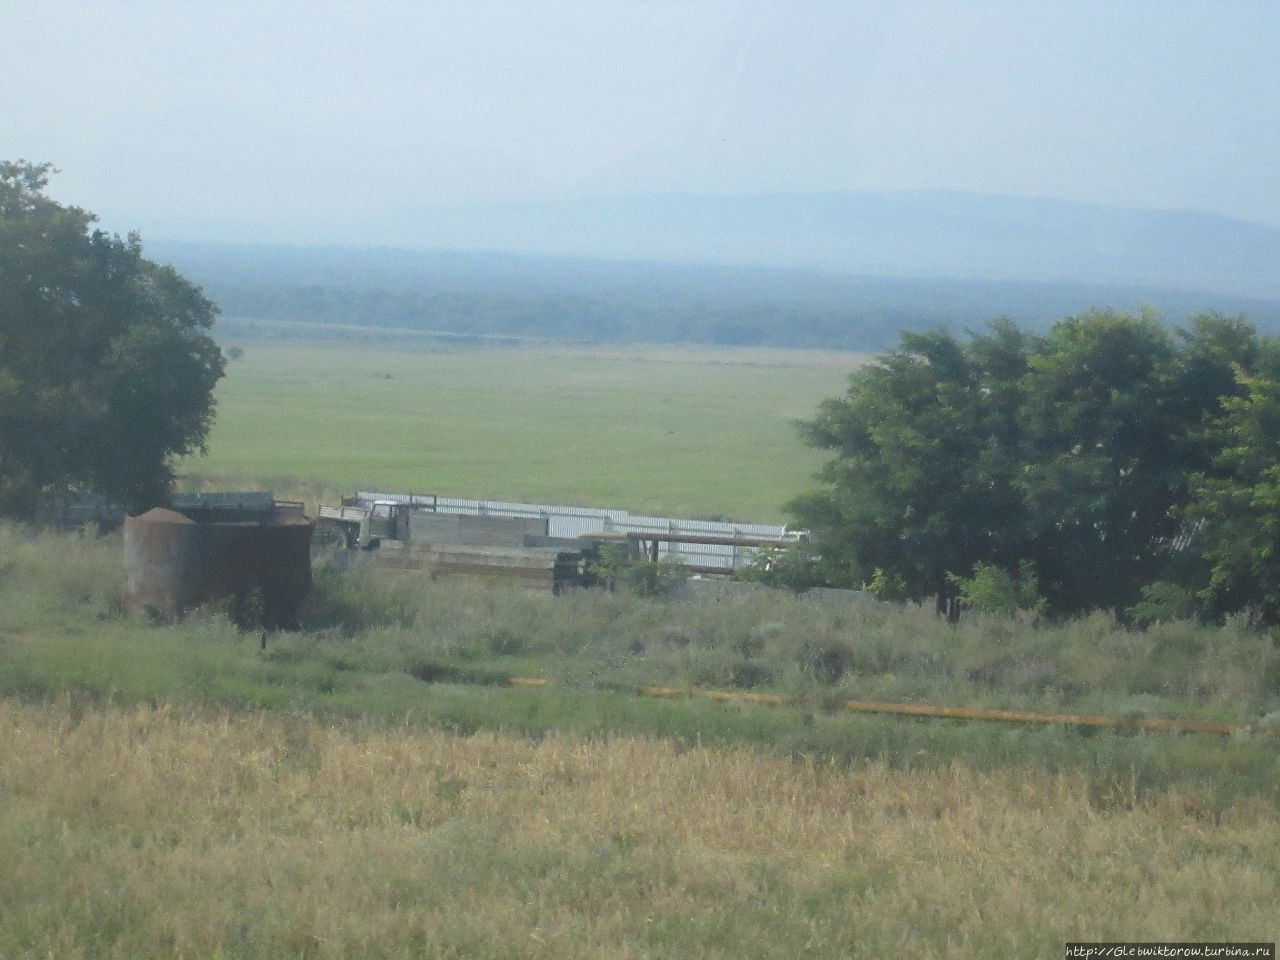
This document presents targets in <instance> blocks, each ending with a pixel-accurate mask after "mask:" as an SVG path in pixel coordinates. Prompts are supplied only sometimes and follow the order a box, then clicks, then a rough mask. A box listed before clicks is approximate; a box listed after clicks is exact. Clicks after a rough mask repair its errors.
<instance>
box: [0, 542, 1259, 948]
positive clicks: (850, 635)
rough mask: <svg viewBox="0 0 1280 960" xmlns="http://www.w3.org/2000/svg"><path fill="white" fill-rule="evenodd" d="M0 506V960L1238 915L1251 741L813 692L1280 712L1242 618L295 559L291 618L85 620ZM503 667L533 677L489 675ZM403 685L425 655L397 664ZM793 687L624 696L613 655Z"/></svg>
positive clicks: (910, 940) (632, 679)
mask: <svg viewBox="0 0 1280 960" xmlns="http://www.w3.org/2000/svg"><path fill="white" fill-rule="evenodd" d="M119 550H120V542H119V539H118V537H116V536H112V537H106V538H94V537H91V536H85V537H77V536H70V537H65V536H48V535H35V534H32V533H31V532H30V531H26V530H23V529H21V528H17V527H12V526H8V525H3V524H0V956H3V957H5V958H6V960H7V958H11V957H12V958H15V960H18V958H31V960H35V958H46V957H57V958H59V960H62V958H68V960H79V958H85V960H88V958H94V960H102V958H110V960H133V958H139V957H174V958H177V957H188V958H197V957H198V958H205V957H208V958H223V960H229V958H243V960H250V958H254V960H256V958H259V957H273V958H274V957H288V958H306V960H338V958H345V960H355V958H360V960H365V958H376V957H382V958H396V960H409V958H417V957H440V958H445V957H492V958H505V957H529V958H534V957H537V958H544V957H545V958H551V957H557V958H558V957H584V958H586V957H618V958H623V957H628V958H629V957H635V958H643V957H648V958H682V957H719V958H729V957H734V958H744V960H745V958H762V960H763V958H769V957H778V956H792V955H803V956H814V957H831V958H845V957H851V956H854V957H856V956H865V957H887V956H899V955H910V956H922V957H956V958H960V957H963V958H979V960H985V958H990V960H1005V958H1007V957H1058V956H1061V950H1062V942H1063V941H1064V940H1119V939H1142V940H1167V939H1186V940H1228V939H1234V940H1239V939H1252V940H1271V939H1274V937H1275V935H1276V926H1275V917H1276V913H1275V904H1276V902H1277V898H1278V897H1280V872H1277V870H1276V863H1277V857H1278V856H1280V826H1278V824H1280V818H1278V817H1277V811H1278V810H1280V806H1278V794H1277V782H1278V775H1277V766H1276V764H1277V750H1278V749H1280V740H1277V739H1276V738H1274V737H1271V736H1266V735H1262V734H1250V735H1233V736H1231V737H1216V736H1209V735H1199V734H1196V735H1186V736H1170V735H1156V734H1145V733H1142V732H1138V731H1134V730H1129V731H1125V730H1115V731H1100V732H1097V733H1093V734H1091V735H1088V734H1086V733H1085V732H1082V731H1077V730H1072V729H1068V728H1022V727H1008V726H1001V725H995V724H977V723H965V722H954V721H917V720H904V719H899V718H890V717H876V716H862V715H850V714H846V713H842V712H840V711H832V710H829V709H826V708H825V707H823V706H822V699H823V698H824V697H831V696H834V697H844V696H850V695H854V696H874V697H883V698H885V699H903V700H916V701H922V700H945V701H947V702H950V703H955V704H962V705H1004V706H1021V707H1033V708H1053V707H1071V708H1075V707H1088V708H1092V709H1104V710H1110V711H1116V712H1126V713H1143V714H1145V715H1171V716H1186V717H1206V718H1209V717H1213V718H1222V719H1241V720H1248V721H1257V720H1259V719H1260V718H1262V717H1263V716H1264V715H1266V714H1267V713H1271V714H1272V717H1271V719H1272V720H1273V721H1274V720H1276V719H1280V713H1278V712H1277V708H1280V700H1278V699H1277V698H1278V697H1280V650H1278V649H1277V648H1276V646H1275V645H1274V644H1273V643H1272V641H1271V638H1270V637H1268V636H1264V635H1259V634H1257V633H1255V632H1252V631H1249V630H1247V629H1244V628H1243V627H1241V626H1240V625H1238V624H1235V625H1228V626H1227V627H1224V628H1204V627H1198V626H1195V625H1191V624H1166V625H1163V626H1161V627H1159V628H1154V629H1152V630H1150V631H1147V632H1144V633H1134V632H1130V631H1125V630H1121V629H1117V628H1116V627H1115V626H1114V625H1113V624H1112V623H1110V622H1109V621H1108V620H1107V619H1106V618H1105V617H1092V618H1089V619H1086V620H1082V621H1077V622H1074V623H1068V624H1062V625H1056V626H1050V627H1042V628H1041V629H1036V630H1033V629H1031V628H1030V627H1029V626H1027V625H1026V624H1023V623H1019V622H1017V621H1012V620H995V619H986V618H981V617H974V618H970V619H968V620H967V621H966V622H965V623H962V624H960V625H959V626H951V625H948V624H947V623H945V622H944V621H942V620H939V619H938V618H937V617H935V616H933V615H932V613H931V612H929V611H925V610H920V609H918V608H905V609H904V608H894V607H891V606H887V605H883V604H877V603H872V602H865V603H857V604H854V605H852V606H848V607H845V606H839V605H838V606H830V605H826V604H818V603H812V602H809V601H805V600H802V599H795V598H791V597H788V596H786V595H781V594H768V595H753V596H747V597H744V598H739V599H730V600H724V601H719V602H708V601H663V600H657V599H651V598H645V597H639V596H634V595H628V594H625V593H617V594H610V593H607V592H604V591H585V592H579V593H571V594H567V595H564V596H560V597H552V596H548V595H539V594H530V593H524V592H520V591H517V590H513V589H510V588H501V587H486V586H483V585H480V584H477V583H474V582H466V581H452V580H444V581H440V582H435V583H433V582H431V581H429V580H426V579H425V578H423V577H421V576H418V575H414V574H411V573H400V574H396V573H390V574H389V573H387V572H385V571H383V572H377V573H375V572H373V571H368V570H365V571H361V570H356V571H351V572H349V573H347V574H344V575H338V574H337V573H335V572H334V571H327V570H324V569H323V568H322V569H321V571H320V576H319V578H318V580H317V585H316V590H315V592H314V595H313V597H312V600H311V602H310V603H309V604H308V606H307V609H306V611H305V613H304V621H305V624H304V627H305V628H304V630H303V631H301V632H299V633H296V634H292V635H288V636H285V635H278V636H273V637H270V638H269V640H268V644H267V649H266V650H265V651H263V650H261V649H260V648H259V642H258V636H257V635H256V634H252V633H249V634H246V633H242V632H240V631H238V630H237V629H236V628H235V627H233V626H232V625H231V624H229V623H228V622H227V621H226V620H225V619H224V618H223V617H222V616H220V615H219V612H218V610H217V608H216V607H215V608H212V609H209V610H205V611H202V612H201V613H200V615H198V616H197V617H195V618H193V619H192V620H189V621H187V622H185V623H180V624H171V625H155V624H151V623H149V622H147V621H145V620H140V619H131V618H129V617H125V616H123V615H122V614H121V611H120V591H121V586H122V584H121V569H120V562H119ZM512 673H521V674H530V673H532V674H535V675H539V676H543V677H546V678H547V679H549V680H551V681H553V684H552V685H551V686H549V687H546V688H541V689H536V688H535V689H529V688H514V687H504V686H501V685H497V684H492V683H486V682H485V680H486V679H487V678H492V677H496V676H502V675H508V674H512ZM424 679H430V680H431V682H424ZM646 681H647V682H658V683H663V684H672V685H675V684H681V685H703V686H720V687H729V688H735V687H736V688H739V689H743V688H749V689H752V690H770V691H778V692H784V693H788V694H792V695H799V696H805V697H808V698H809V705H808V706H797V707H792V706H788V707H766V706H759V705H753V704H744V703H710V702H707V701H692V700H670V701H665V700H647V699H643V698H639V697H636V696H633V695H631V694H629V693H627V692H626V689H625V688H626V687H627V686H628V685H630V684H634V683H637V682H646Z"/></svg>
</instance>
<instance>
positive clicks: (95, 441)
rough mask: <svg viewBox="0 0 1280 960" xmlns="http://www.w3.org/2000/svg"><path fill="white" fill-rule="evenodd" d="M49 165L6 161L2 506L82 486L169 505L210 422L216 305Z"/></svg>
mask: <svg viewBox="0 0 1280 960" xmlns="http://www.w3.org/2000/svg"><path fill="white" fill-rule="evenodd" d="M51 172H52V167H51V166H50V165H49V164H31V163H25V162H21V161H20V162H16V163H14V162H4V163H0V510H4V511H8V512H21V511H23V510H26V509H30V508H31V507H32V506H33V505H34V504H35V503H36V502H37V501H38V500H39V499H40V497H41V496H42V495H46V494H49V493H54V492H62V491H70V490H83V491H92V492H96V493H100V494H103V495H104V496H107V497H108V498H110V499H112V500H114V501H116V502H118V503H121V504H122V505H124V506H126V507H130V508H137V507H143V506H147V505H151V504H155V503H159V502H162V501H163V500H164V499H165V497H166V495H167V492H168V486H169V484H170V483H171V481H172V479H173V472H172V466H171V461H172V459H173V458H174V457H177V456H182V455H185V454H188V453H192V452H194V451H196V450H198V449H201V448H202V445H203V443H204V439H205V436H206V434H207V433H208V430H209V427H210V425H211V424H212V420H213V407H214V404H213V387H214V385H215V384H216V383H217V381H218V379H219V378H220V377H221V376H222V373H223V358H222V354H221V351H220V350H219V349H218V346H217V344H215V343H214V342H213V340H212V339H211V338H210V337H209V336H208V335H207V333H206V331H207V330H208V329H209V328H210V327H211V325H212V323H213V320H214V316H215V313H216V308H215V307H214V305H213V304H212V303H211V302H210V301H209V300H208V299H207V298H206V297H205V296H204V295H203V294H202V293H201V291H200V289H199V288H197V287H195V286H193V285H192V284H190V283H188V282H187V281H186V280H184V279H183V278H182V277H181V276H179V275H178V274H177V273H176V272H175V271H174V270H173V269H172V268H170V267H166V266H161V265H158V264H155V263H152V262H151V261H149V260H147V259H145V258H144V257H143V256H142V244H141V241H140V239H139V237H138V235H137V234H136V233H135V234H130V235H129V236H128V237H127V238H124V239H122V238H120V237H119V236H117V235H111V234H107V233H105V232H103V231H101V230H99V229H96V228H95V227H94V224H95V223H96V220H97V218H96V217H95V216H94V215H93V214H91V213H89V212H87V211H85V210H83V209H81V208H79V207H75V206H64V205H62V204H60V203H57V202H56V201H54V200H53V199H51V198H50V197H48V196H47V195H46V193H45V188H46V186H47V184H48V180H49V175H50V173H51Z"/></svg>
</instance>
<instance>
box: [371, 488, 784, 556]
mask: <svg viewBox="0 0 1280 960" xmlns="http://www.w3.org/2000/svg"><path fill="white" fill-rule="evenodd" d="M356 498H357V499H358V500H359V501H360V502H361V503H368V502H371V501H374V500H390V501H394V502H395V503H408V504H411V505H412V506H414V507H416V508H419V509H422V510H434V511H435V512H437V513H458V514H469V515H474V516H484V515H489V516H495V517H546V518H547V522H548V527H549V530H548V532H549V534H550V535H551V536H553V537H580V536H582V535H584V534H588V533H675V534H683V535H688V536H712V537H759V538H761V539H771V540H781V539H782V535H783V533H784V532H785V531H786V527H783V526H779V525H777V524H769V523H729V522H725V521H720V520H687V519H679V518H677V517H646V516H640V515H637V514H632V513H628V512H627V511H626V510H609V509H604V508H601V507H566V506H558V505H556V504H546V503H512V502H509V501H506V500H469V499H465V498H462V497H440V496H436V495H434V494H412V493H375V492H372V491H368V490H360V491H358V492H357V493H356ZM755 552H756V551H755V549H754V548H751V547H731V546H723V545H719V544H703V543H663V544H661V546H660V549H659V554H658V555H659V556H660V557H665V558H670V559H672V560H679V561H680V562H682V563H687V564H691V565H694V566H732V567H733V568H734V569H737V568H738V567H742V566H745V565H746V564H747V563H749V562H750V560H751V557H752V556H754V555H755Z"/></svg>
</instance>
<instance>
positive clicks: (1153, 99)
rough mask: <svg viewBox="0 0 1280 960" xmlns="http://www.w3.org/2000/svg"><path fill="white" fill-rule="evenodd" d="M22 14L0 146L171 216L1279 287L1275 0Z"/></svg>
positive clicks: (675, 253)
mask: <svg viewBox="0 0 1280 960" xmlns="http://www.w3.org/2000/svg"><path fill="white" fill-rule="evenodd" d="M0 35H2V36H4V37H6V38H7V39H8V40H9V41H10V42H9V43H8V44H7V48H8V49H7V51H6V60H7V62H8V64H9V66H10V69H11V70H12V71H13V72H14V73H15V75H20V76H29V77H38V78H39V82H38V83H34V84H31V85H29V86H27V87H25V88H24V89H23V90H22V92H21V94H20V95H17V96H14V97H10V98H7V99H6V101H5V103H4V104H2V105H0V131H3V132H2V133H0V154H3V155H5V156H10V157H19V156H25V157H27V158H30V159H33V160H45V159H48V160H53V161H55V162H56V163H57V164H58V165H59V166H61V167H62V168H63V170H64V171H65V172H64V173H63V175H62V176H61V177H60V178H58V180H56V181H55V184H54V191H55V194H56V195H58V196H65V197H67V198H74V199H75V200H76V202H79V203H82V204H84V205H85V206H86V207H87V208H89V209H92V210H95V211H97V212H99V213H100V214H101V215H102V217H103V222H104V224H105V225H106V226H107V227H108V228H110V229H114V230H120V231H122V232H123V231H125V230H128V229H133V228H137V229H140V230H141V231H142V233H143V236H144V238H147V239H151V240H155V239H172V240H205V241H209V240H217V241H235V242H241V243H262V242H276V243H306V244H313V245H315V244H318V245H366V244H375V245H380V246H403V247H409V248H415V249H443V248H467V249H485V250H503V251H511V252H519V253H525V254H569V255H574V256H591V257H597V256H598V257H607V258H615V259H641V260H647V261H653V260H677V261H681V262H699V263H702V262H705V263H711V264H721V265H725V264H734V265H743V264H748V265H757V264H763V265H769V266H775V267H788V268H797V267H799V268H821V269H824V270H833V271H840V272H849V273H856V274H864V275H884V276H891V277H925V278H952V279H957V278H959V279H981V280H993V281H1054V282H1063V283H1077V284H1108V285H1136V286H1145V287H1157V288H1169V289H1181V290H1196V291H1209V292H1213V293H1219V294H1223V295H1228V294H1229V295H1232V296H1236V297H1244V298H1278V297H1280V279H1277V278H1280V178H1277V177H1276V176H1275V167H1276V159H1277V157H1278V156H1280V122H1278V121H1280V61H1278V60H1277V58H1276V57H1275V56H1274V43H1273V40H1274V37H1275V36H1277V35H1280V6H1277V5H1276V4H1274V3H1269V2H1262V0H1259V2H1244V0H1242V2H1235V3H1207V2H1206V3H1179V4H1162V5H1159V6H1154V5H1151V4H1146V3H1139V2H1129V3H1123V2H1107V3H1079V4H1070V5H1060V6H1052V7H1051V6H1048V5H1040V4H1019V3H1011V2H990V3H956V2H945V3H917V4H901V3H853V4H849V3H817V2H811V3H801V4H794V3H787V4H782V3H766V2H718V3H706V4H696V5H689V4H682V3H674V2H660V3H645V4H634V5H622V4H592V3H587V2H583V0H557V2H552V3H540V4H527V5H521V4H510V3H461V2H457V3H455V2H437V3H430V4H415V3H407V2H399V3H384V4H378V5H364V4H351V3H348V4H331V5H327V6H324V7H315V6H314V5H310V4H301V3H286V2H268V3H255V4H248V3H242V4H237V3H228V4H218V5H216V6H213V5H209V6H196V5H185V4H171V3H163V2H159V0H152V2H139V3H131V4H128V5H110V6H107V5H90V4H83V3H34V2H10V3H8V4H6V5H5V7H4V9H3V10H2V11H0ZM1089 305H1090V301H1089V300H1088V298H1086V297H1080V298H1078V302H1076V303H1075V304H1074V306H1072V307H1071V308H1070V309H1084V308H1086V307H1087V306H1089Z"/></svg>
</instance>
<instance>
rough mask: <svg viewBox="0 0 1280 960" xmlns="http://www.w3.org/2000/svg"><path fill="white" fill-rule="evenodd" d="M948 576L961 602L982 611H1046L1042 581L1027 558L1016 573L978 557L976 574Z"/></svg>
mask: <svg viewBox="0 0 1280 960" xmlns="http://www.w3.org/2000/svg"><path fill="white" fill-rule="evenodd" d="M947 579H948V580H949V581H950V582H951V583H952V584H953V585H954V586H955V587H956V588H957V589H958V590H959V591H960V602H961V603H962V604H963V605H964V606H965V607H967V608H968V609H970V610H976V611H977V612H979V613H990V614H996V615H999V616H1007V617H1011V616H1013V615H1014V614H1015V613H1017V612H1018V611H1019V610H1026V611H1028V612H1030V613H1033V614H1037V615H1039V614H1043V613H1044V611H1045V606H1046V601H1045V599H1044V597H1042V596H1040V582H1039V580H1038V579H1037V578H1036V573H1035V567H1034V566H1033V565H1032V564H1031V562H1030V561H1028V560H1023V561H1021V562H1020V563H1019V564H1018V574H1017V576H1014V575H1013V574H1011V573H1009V571H1007V570H1005V569H1003V568H1002V567H997V566H995V565H994V564H990V563H983V562H981V561H979V562H978V563H975V564H974V565H973V576H971V577H959V576H956V575H955V574H954V573H950V574H947Z"/></svg>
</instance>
